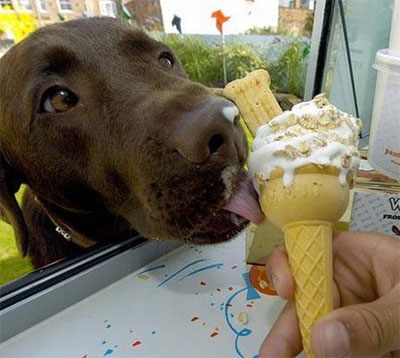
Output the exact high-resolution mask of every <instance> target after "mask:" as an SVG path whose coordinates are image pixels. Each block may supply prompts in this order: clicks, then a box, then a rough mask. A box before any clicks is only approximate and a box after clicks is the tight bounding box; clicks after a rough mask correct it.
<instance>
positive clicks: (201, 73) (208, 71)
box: [160, 34, 223, 86]
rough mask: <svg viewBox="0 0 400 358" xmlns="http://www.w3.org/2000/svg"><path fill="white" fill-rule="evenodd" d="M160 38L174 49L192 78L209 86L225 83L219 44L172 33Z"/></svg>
mask: <svg viewBox="0 0 400 358" xmlns="http://www.w3.org/2000/svg"><path fill="white" fill-rule="evenodd" d="M160 40H161V41H162V42H164V43H165V44H167V45H168V46H169V47H170V48H171V49H172V50H173V51H174V53H175V54H176V56H177V57H178V58H179V60H180V61H181V63H182V66H183V68H184V69H185V71H186V73H187V75H188V76H189V78H190V79H192V80H193V81H196V82H200V83H203V84H205V85H207V86H218V85H220V84H221V83H223V69H222V62H221V53H220V52H221V51H220V48H219V46H216V45H209V44H207V43H206V42H205V41H204V40H203V39H202V38H200V37H197V36H184V35H175V34H170V35H165V36H162V37H161V38H160Z"/></svg>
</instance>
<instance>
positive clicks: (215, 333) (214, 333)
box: [210, 332, 218, 338]
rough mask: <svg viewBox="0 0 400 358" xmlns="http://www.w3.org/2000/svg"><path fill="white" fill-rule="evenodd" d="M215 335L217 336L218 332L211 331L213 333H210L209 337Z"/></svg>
mask: <svg viewBox="0 0 400 358" xmlns="http://www.w3.org/2000/svg"><path fill="white" fill-rule="evenodd" d="M215 336H218V332H213V333H211V334H210V337H211V338H214V337H215Z"/></svg>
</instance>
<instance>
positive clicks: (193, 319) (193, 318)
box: [190, 316, 199, 322]
mask: <svg viewBox="0 0 400 358" xmlns="http://www.w3.org/2000/svg"><path fill="white" fill-rule="evenodd" d="M198 319H199V317H197V316H194V317H192V319H191V320H190V321H191V322H195V321H197V320H198Z"/></svg>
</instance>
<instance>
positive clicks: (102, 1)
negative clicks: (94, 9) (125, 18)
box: [99, 0, 118, 18]
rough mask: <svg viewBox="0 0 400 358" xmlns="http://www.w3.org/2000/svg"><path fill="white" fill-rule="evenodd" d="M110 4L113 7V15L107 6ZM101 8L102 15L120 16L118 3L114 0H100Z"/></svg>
mask: <svg viewBox="0 0 400 358" xmlns="http://www.w3.org/2000/svg"><path fill="white" fill-rule="evenodd" d="M108 5H111V7H112V8H113V14H112V15H111V14H110V13H109V11H108V8H107V6H108ZM99 8H100V16H108V17H113V18H117V17H118V10H117V4H116V3H115V1H113V0H99Z"/></svg>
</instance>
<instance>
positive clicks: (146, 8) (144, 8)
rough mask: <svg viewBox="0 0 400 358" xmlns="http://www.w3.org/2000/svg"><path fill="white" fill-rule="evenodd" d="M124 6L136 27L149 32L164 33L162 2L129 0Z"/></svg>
mask: <svg viewBox="0 0 400 358" xmlns="http://www.w3.org/2000/svg"><path fill="white" fill-rule="evenodd" d="M124 6H125V7H126V9H127V10H128V12H129V13H130V15H131V16H132V21H133V22H134V23H135V24H136V25H138V26H140V27H143V28H145V29H146V30H148V31H161V32H163V31H164V23H163V17H162V13H161V4H160V0H146V1H143V0H141V1H138V0H127V1H124Z"/></svg>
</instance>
